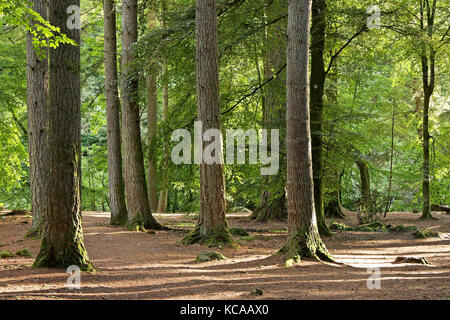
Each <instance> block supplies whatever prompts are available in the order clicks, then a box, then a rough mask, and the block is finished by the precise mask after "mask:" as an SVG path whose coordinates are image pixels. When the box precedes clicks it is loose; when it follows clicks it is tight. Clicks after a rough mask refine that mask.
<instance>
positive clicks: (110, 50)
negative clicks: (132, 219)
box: [103, 0, 128, 225]
mask: <svg viewBox="0 0 450 320" xmlns="http://www.w3.org/2000/svg"><path fill="white" fill-rule="evenodd" d="M103 10H104V17H105V21H104V29H105V97H106V128H107V146H108V183H109V185H108V186H109V199H110V200H109V207H110V210H111V220H110V223H111V224H112V225H124V224H125V223H126V222H127V215H128V214H127V208H126V204H125V186H124V181H123V174H122V150H121V137H120V100H119V92H118V76H117V43H116V42H117V36H116V5H115V3H114V0H104V6H103Z"/></svg>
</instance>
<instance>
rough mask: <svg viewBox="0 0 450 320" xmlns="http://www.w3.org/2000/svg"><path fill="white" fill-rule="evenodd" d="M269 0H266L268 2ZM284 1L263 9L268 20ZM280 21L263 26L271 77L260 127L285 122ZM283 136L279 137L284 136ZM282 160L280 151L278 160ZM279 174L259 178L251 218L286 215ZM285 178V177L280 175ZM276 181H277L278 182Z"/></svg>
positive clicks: (268, 76) (283, 43)
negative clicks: (256, 200)
mask: <svg viewBox="0 0 450 320" xmlns="http://www.w3.org/2000/svg"><path fill="white" fill-rule="evenodd" d="M270 2H272V1H270V0H266V3H267V4H268V5H269V4H270ZM286 7H287V4H285V3H283V4H282V6H281V5H276V4H272V5H271V7H270V9H268V10H266V12H265V16H266V17H267V20H268V21H272V20H274V19H276V18H277V17H278V15H279V13H280V11H284V10H286V9H287V8H286ZM283 28H284V26H283V23H282V22H279V23H275V24H271V25H270V26H268V27H266V36H265V43H264V50H265V59H264V80H265V81H267V80H269V79H271V78H272V77H275V78H274V79H272V80H271V81H270V82H269V83H268V84H267V85H266V87H265V94H264V97H263V103H262V105H263V115H262V128H263V129H268V130H270V129H277V128H279V127H281V126H285V125H286V124H285V120H284V119H283V114H284V113H285V112H286V109H285V106H286V79H285V77H284V76H283V74H279V75H277V76H276V75H275V73H276V72H278V70H280V69H281V68H282V67H283V65H284V64H285V62H286V41H285V37H284V35H283ZM283 138H284V137H282V140H283ZM283 144H284V141H280V145H281V146H282V145H283ZM268 148H269V149H270V148H271V146H270V141H268ZM283 160H285V158H284V157H282V156H281V155H280V162H282V161H283ZM279 178H280V177H276V178H275V179H273V177H271V176H264V177H263V178H262V190H261V195H260V198H259V204H258V206H257V207H256V209H255V210H254V211H253V213H252V215H251V218H252V219H255V220H256V221H268V220H284V219H286V218H287V210H286V196H285V191H284V184H281V183H279V182H278V181H277V179H279ZM283 181H284V179H283ZM277 182H278V183H277ZM275 183H277V185H280V186H281V189H282V190H280V191H278V190H277V191H278V192H276V193H275V194H274V192H271V191H270V190H269V189H270V186H272V185H274V184H275Z"/></svg>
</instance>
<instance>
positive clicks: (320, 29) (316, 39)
mask: <svg viewBox="0 0 450 320" xmlns="http://www.w3.org/2000/svg"><path fill="white" fill-rule="evenodd" d="M326 10H327V6H326V0H313V1H312V22H311V89H310V90H311V91H310V109H311V110H310V112H311V139H312V140H311V144H312V161H313V162H312V167H313V179H314V203H315V207H316V215H317V225H318V228H319V232H320V234H321V235H324V236H330V235H331V231H330V230H329V229H328V227H327V225H326V223H325V215H324V209H323V183H322V176H323V159H322V149H323V146H322V135H323V130H322V118H323V93H324V86H325V77H326V74H325V71H324V48H325V28H326Z"/></svg>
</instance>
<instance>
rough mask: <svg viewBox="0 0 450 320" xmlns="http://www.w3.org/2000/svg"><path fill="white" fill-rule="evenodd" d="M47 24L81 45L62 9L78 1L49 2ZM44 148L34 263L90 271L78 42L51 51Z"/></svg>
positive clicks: (78, 33)
mask: <svg viewBox="0 0 450 320" xmlns="http://www.w3.org/2000/svg"><path fill="white" fill-rule="evenodd" d="M49 4H50V6H49V8H50V10H49V12H50V17H49V18H50V19H49V20H50V23H51V24H52V25H54V26H56V27H59V28H60V29H61V32H62V33H64V34H66V35H67V36H68V37H69V38H71V39H73V40H75V41H76V42H77V43H80V30H79V29H76V28H75V29H69V28H68V27H67V19H68V18H69V14H68V13H67V12H66V10H67V7H68V6H69V5H77V6H79V5H80V1H79V0H71V1H60V0H50V1H49ZM49 87H50V91H49V114H48V116H49V131H48V148H49V150H51V151H52V152H51V153H50V154H49V159H50V163H49V165H50V170H49V171H50V177H49V183H48V188H47V190H48V204H49V206H48V211H47V217H46V229H45V234H44V236H43V239H42V244H41V249H40V251H39V254H38V256H37V257H36V261H35V262H34V266H35V267H63V268H66V267H68V266H70V265H77V266H78V267H80V269H81V270H91V269H93V265H92V264H91V263H90V261H89V258H88V255H87V251H86V249H85V247H84V241H83V231H82V226H81V179H80V177H81V111H80V106H81V95H80V46H79V45H77V46H73V45H69V44H61V45H60V46H59V47H58V48H56V49H52V50H50V72H49Z"/></svg>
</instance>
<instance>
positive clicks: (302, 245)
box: [278, 229, 337, 266]
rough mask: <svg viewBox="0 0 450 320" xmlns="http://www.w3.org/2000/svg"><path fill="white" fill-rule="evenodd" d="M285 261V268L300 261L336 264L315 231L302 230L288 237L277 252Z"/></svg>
mask: <svg viewBox="0 0 450 320" xmlns="http://www.w3.org/2000/svg"><path fill="white" fill-rule="evenodd" d="M278 254H281V255H283V256H284V257H285V259H286V266H292V265H293V264H295V263H298V262H300V261H301V260H302V259H312V260H317V261H321V262H331V263H337V262H336V260H334V258H333V257H332V256H331V254H330V253H329V252H328V250H327V248H326V247H325V244H324V243H323V242H322V240H321V239H320V237H319V235H318V234H317V232H316V231H311V230H307V229H305V230H302V231H301V232H298V233H297V234H296V235H294V236H290V237H289V239H288V241H287V243H286V244H285V245H284V246H283V247H282V248H281V249H280V250H279V251H278Z"/></svg>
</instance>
